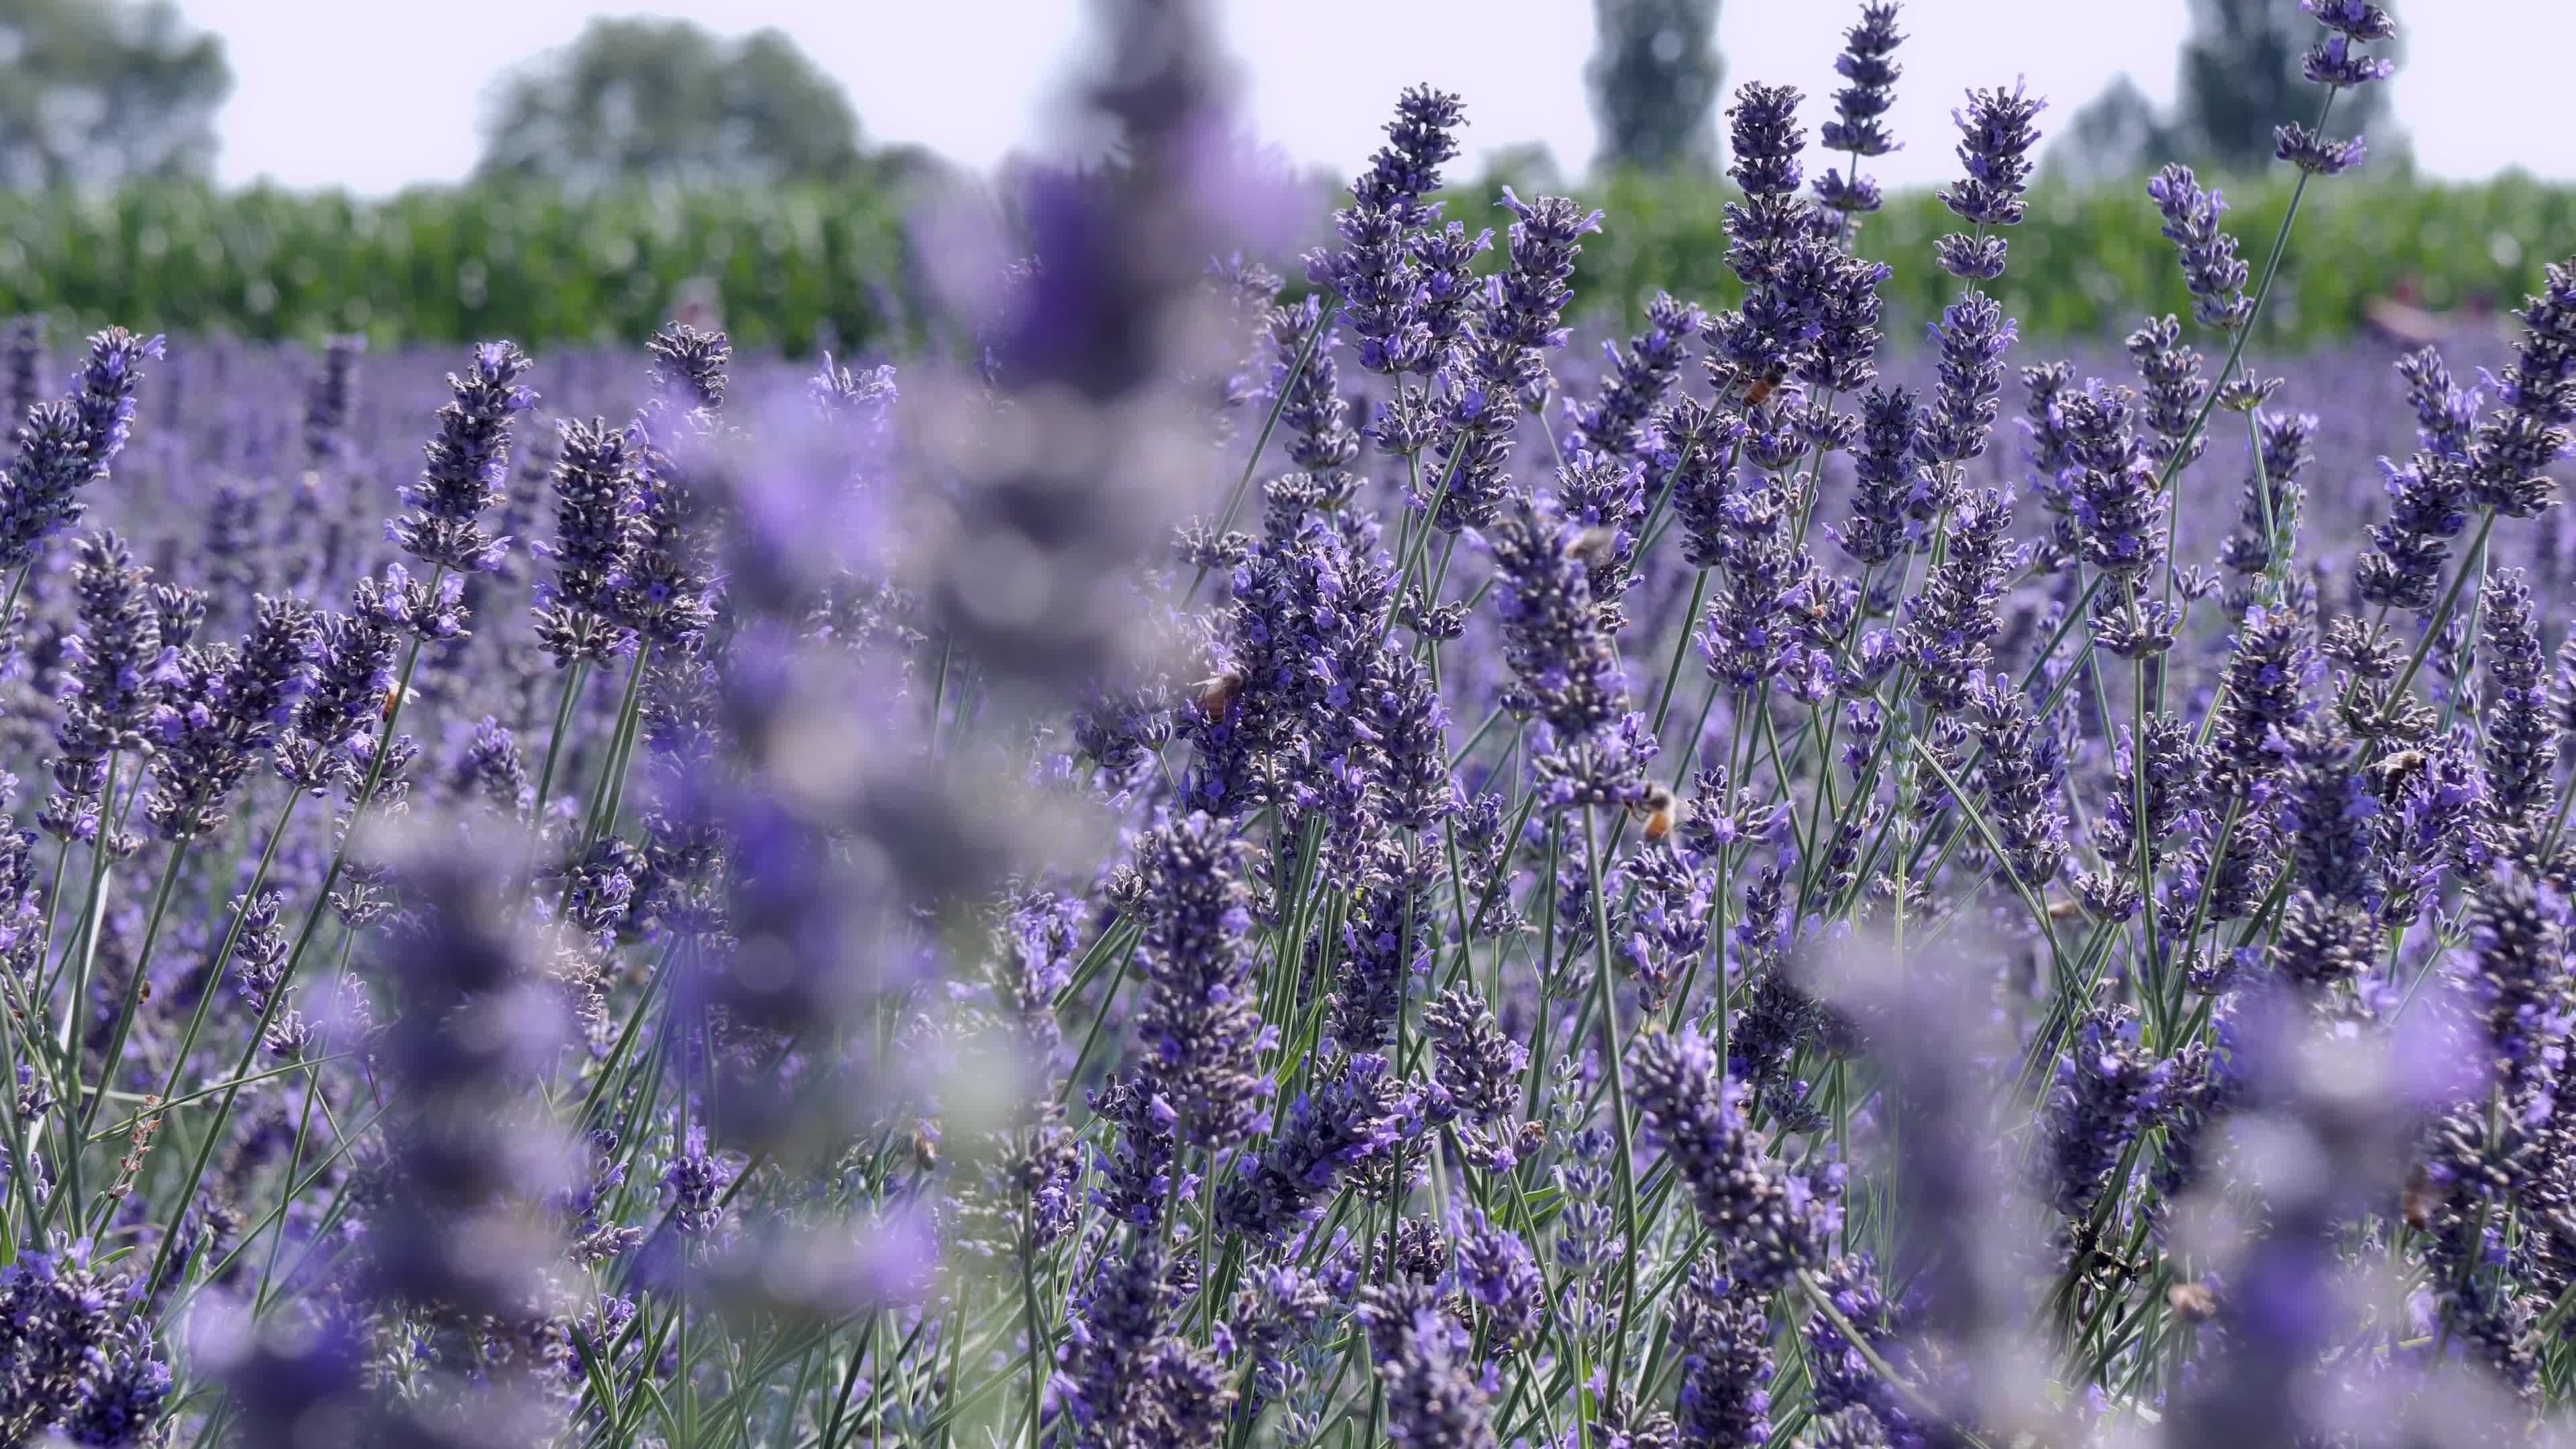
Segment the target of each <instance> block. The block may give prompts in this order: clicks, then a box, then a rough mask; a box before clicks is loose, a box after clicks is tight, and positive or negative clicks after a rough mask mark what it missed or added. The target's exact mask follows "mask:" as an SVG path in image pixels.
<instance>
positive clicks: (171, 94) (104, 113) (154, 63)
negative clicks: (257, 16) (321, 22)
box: [0, 0, 233, 188]
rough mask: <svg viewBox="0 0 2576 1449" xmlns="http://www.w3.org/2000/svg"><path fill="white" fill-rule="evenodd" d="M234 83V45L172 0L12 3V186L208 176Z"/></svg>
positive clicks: (6, 93) (1, 68) (2, 116)
mask: <svg viewBox="0 0 2576 1449" xmlns="http://www.w3.org/2000/svg"><path fill="white" fill-rule="evenodd" d="M232 88H233V72H232V67H231V66H230V65H229V64H227V63H226V62H225V60H224V43H223V42H222V41H221V40H218V39H216V38H215V37H214V36H211V35H200V34H195V33H193V32H191V31H190V30H189V29H188V28H187V27H186V25H184V24H183V23H182V22H181V21H180V19H179V12H178V10H177V8H176V7H174V6H172V5H171V4H170V3H169V0H150V3H146V4H135V3H129V0H0V182H5V183H6V184H7V185H9V186H12V187H17V188H28V187H38V186H73V185H87V186H110V185H114V184H116V183H117V182H120V181H124V180H127V179H129V178H132V177H141V176H154V177H201V176H204V175H205V174H206V173H207V172H208V171H209V170H211V169H212V167H213V165H214V159H215V128H214V117H215V108H216V107H217V106H220V105H222V104H223V101H224V97H226V96H228V95H230V94H231V93H232Z"/></svg>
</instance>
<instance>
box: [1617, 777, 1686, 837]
mask: <svg viewBox="0 0 2576 1449" xmlns="http://www.w3.org/2000/svg"><path fill="white" fill-rule="evenodd" d="M1680 811H1681V802H1680V801H1678V800H1676V799H1674V798H1673V792H1672V791H1670V790H1667V789H1665V788H1664V787H1663V786H1661V785H1655V784H1649V785H1647V786H1646V798H1644V799H1643V800H1639V801H1636V802H1634V803H1632V804H1631V805H1629V807H1628V814H1629V815H1630V817H1631V818H1634V819H1638V820H1643V821H1645V822H1646V843H1647V844H1649V845H1658V844H1661V843H1662V842H1663V839H1664V837H1666V836H1668V835H1670V834H1672V833H1673V822H1674V820H1675V819H1676V818H1677V817H1678V816H1679V814H1680Z"/></svg>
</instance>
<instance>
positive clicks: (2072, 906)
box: [2048, 901, 2084, 922]
mask: <svg viewBox="0 0 2576 1449" xmlns="http://www.w3.org/2000/svg"><path fill="white" fill-rule="evenodd" d="M2083 914H2084V907H2082V906H2081V905H2078V904H2077V903H2075V902H2074V901H2050V902H2049V903H2048V919H2049V920H2051V921H2053V922H2054V921H2071V920H2074V919H2075V918H2076V917H2078V916H2081V915H2083Z"/></svg>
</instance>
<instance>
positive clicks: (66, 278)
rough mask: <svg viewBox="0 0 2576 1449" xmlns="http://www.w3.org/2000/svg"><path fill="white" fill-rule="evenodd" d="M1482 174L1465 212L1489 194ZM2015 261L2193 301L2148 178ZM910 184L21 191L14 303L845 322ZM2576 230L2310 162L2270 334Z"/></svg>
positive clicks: (1664, 229) (2020, 311) (2148, 304)
mask: <svg viewBox="0 0 2576 1449" xmlns="http://www.w3.org/2000/svg"><path fill="white" fill-rule="evenodd" d="M1492 190H1493V188H1492V187H1490V186H1488V185H1486V184H1483V183H1478V184H1476V185H1474V186H1472V187H1468V188H1461V194H1460V195H1458V196H1457V197H1456V199H1455V200H1454V201H1453V205H1452V210H1451V215H1453V216H1457V217H1460V218H1461V219H1469V220H1471V221H1472V222H1473V224H1475V225H1485V224H1488V222H1487V221H1485V220H1479V219H1477V218H1479V217H1482V216H1491V218H1492V223H1493V224H1499V223H1500V222H1502V221H1507V220H1508V217H1504V216H1501V215H1500V214H1498V213H1487V212H1486V211H1485V209H1484V207H1483V206H1482V205H1481V204H1478V203H1479V202H1480V201H1481V199H1482V198H1481V197H1475V198H1474V199H1473V200H1471V196H1474V194H1475V193H1483V194H1485V195H1490V194H1492ZM1589 190H1590V192H1591V199H1592V201H1593V202H1594V203H1595V204H1597V205H1600V206H1602V207H1604V208H1606V209H1607V210H1608V212H1609V219H1608V227H1607V230H1606V232H1605V234H1604V235H1602V236H1599V237H1595V238H1592V239H1591V240H1590V241H1589V242H1588V243H1587V245H1586V247H1585V251H1584V256H1583V261H1582V264H1581V273H1580V276H1579V278H1578V281H1579V284H1580V293H1581V295H1582V296H1583V297H1584V299H1585V300H1586V302H1587V303H1588V304H1590V305H1591V306H1592V307H1594V308H1596V309H1602V308H1613V307H1615V308H1617V309H1619V310H1622V311H1624V312H1625V313H1626V314H1627V315H1628V317H1629V318H1630V320H1632V321H1633V320H1634V319H1635V318H1636V317H1637V316H1638V315H1640V313H1641V309H1642V307H1643V305H1644V302H1645V301H1646V299H1647V298H1649V297H1651V296H1652V295H1653V294H1654V292H1655V291H1656V290H1657V289H1658V288H1664V289H1669V290H1671V291H1673V292H1674V293H1675V294H1677V295H1681V296H1685V297H1689V298H1692V299H1695V300H1698V301H1701V302H1703V303H1708V304H1712V305H1725V304H1726V303H1727V302H1728V301H1729V300H1730V299H1731V298H1732V297H1733V296H1734V295H1735V288H1734V286H1733V283H1732V280H1731V279H1730V278H1729V277H1728V275H1727V273H1726V269H1725V263H1724V257H1725V252H1726V241H1725V235H1724V232H1723V207H1724V204H1725V200H1726V194H1725V192H1724V191H1723V190H1721V189H1718V188H1714V187H1709V186H1703V185H1697V184H1687V183H1676V182H1674V181H1672V180H1670V179H1659V178H1651V177H1644V176H1624V177H1616V178H1612V179H1610V180H1608V181H1606V182H1604V183H1602V184H1600V185H1597V186H1595V187H1592V188H1589ZM2230 196H2231V199H2232V200H2233V201H2234V202H2235V203H2236V209H2235V210H2234V211H2232V212H2231V213H2230V225H2231V229H2232V230H2234V231H2235V233H2236V234H2237V235H2238V236H2239V237H2240V238H2241V239H2242V241H2243V247H2244V250H2245V252H2246V254H2247V255H2248V257H2249V258H2250V259H2251V260H2252V261H2253V263H2254V264H2255V265H2256V267H2257V268H2258V269H2259V267H2260V266H2261V263H2262V259H2263V257H2264V256H2265V255H2266V254H2267V253H2268V251H2269V250H2270V247H2271V240H2272V236H2273V233H2274V230H2275V229H2276V228H2277V227H2278V225H2279V223H2280V218H2281V213H2282V209H2283V208H2284V206H2285V205H2286V204H2287V202H2288V199H2289V188H2288V185H2287V184H2286V182H2283V181H2278V180H2266V181H2261V182H2254V183H2249V184H2246V185H2244V186H2241V187H2232V188H2230ZM1950 229H1951V219H1950V217H1949V215H1948V213H1947V212H1945V211H1944V210H1943V209H1942V208H1941V206H1940V204H1939V203H1938V201H1936V200H1935V199H1934V198H1933V197H1932V196H1930V195H1929V194H1925V193H1908V194H1903V195H1898V196H1895V197H1891V198H1890V199H1889V202H1888V204H1887V207H1886V209H1885V210H1884V211H1883V212H1881V213H1880V214H1879V215H1878V216H1877V217H1875V218H1873V219H1872V220H1871V222H1870V223H1869V225H1868V227H1867V228H1866V230H1865V232H1864V233H1863V236H1862V240H1861V247H1862V250H1864V251H1865V252H1867V253H1869V254H1871V255H1873V256H1878V257H1883V258H1885V259H1888V260H1890V261H1892V262H1894V263H1895V264H1896V268H1897V270H1896V276H1895V278H1894V280H1892V281H1891V282H1890V283H1889V285H1888V296H1889V299H1890V301H1891V303H1892V305H1893V309H1894V314H1895V315H1894V317H1893V318H1892V319H1891V330H1894V328H1897V327H1916V326H1919V325H1920V324H1921V322H1922V321H1923V320H1924V319H1925V318H1927V317H1930V316H1932V315H1934V314H1936V313H1937V312H1938V310H1939V308H1940V306H1941V304H1942V303H1943V302H1944V301H1946V300H1947V299H1948V298H1949V296H1950V295H1951V294H1952V291H1953V285H1952V284H1951V283H1950V281H1949V279H1947V278H1946V277H1944V276H1942V274H1941V273H1940V272H1939V271H1938V270H1937V269H1936V268H1934V267H1933V265H1932V263H1931V249H1932V241H1933V239H1934V238H1935V237H1937V236H1939V235H1940V234H1941V233H1942V232H1944V231H1948V230H1950ZM2010 236H2011V242H2012V260H2011V269H2010V271H2009V272H2008V273H2007V275H2006V277H2005V279H2004V281H2003V282H2002V284H2001V286H2000V291H2001V293H2002V295H2003V297H2004V300H2005V302H2006V303H2007V304H2008V306H2009V307H2010V308H2011V310H2012V312H2013V314H2014V315H2015V316H2017V317H2019V318H2020V319H2021V323H2022V326H2023V328H2024V330H2025V331H2026V332H2028V333H2030V334H2033V335H2045V336H2055V337H2063V336H2069V335H2074V336H2087V335H2094V336H2108V335H2116V334H2117V333H2119V332H2120V331H2123V330H2125V329H2126V328H2127V327H2129V326H2130V325H2133V323H2134V321H2135V319H2136V317H2137V316H2138V314H2139V313H2140V312H2142V311H2144V310H2146V309H2148V308H2154V309H2156V310H2159V311H2163V310H2173V309H2178V308H2180V307H2182V306H2183V305H2184V303H2185V300H2186V299H2185V298H2184V296H2183V292H2182V286H2181V281H2180V278H2179V276H2178V274H2177V273H2176V271H2175V268H2174V263H2173V255H2172V250H2171V248H2170V247H2168V246H2167V245H2166V243H2165V242H2164V241H2163V239H2162V238H2161V237H2159V236H2158V235H2157V232H2156V215H2155V211H2154V208H2153V207H2152V206H2151V205H2150V204H2149V203H2148V201H2147V199H2146V197H2145V194H2144V190H2143V187H2142V186H2141V185H2136V184H2130V185H2122V186H2117V187H2102V188H2094V189H2086V190H2076V189H2069V188H2062V187H2042V188H2041V189H2040V190H2039V191H2037V192H2036V193H2035V194H2034V195H2033V197H2032V206H2031V215H2030V219H2029V220H2028V221H2027V222H2025V223H2024V224H2023V225H2021V226H2020V227H2018V228H2016V229H2014V230H2013V231H2012V232H2011V233H2010ZM909 247H910V243H909V239H908V234H907V231H906V227H905V225H904V218H903V205H902V203H901V202H900V201H899V200H897V199H896V198H895V197H894V196H893V195H891V194H889V193H886V192H866V191H826V190H816V189H784V190H772V191H748V190H745V191H689V192H676V191H670V190H659V189H640V188H639V189H636V190H632V191H624V192H615V193H610V194H606V195H601V196H596V197H590V198H586V199H573V198H567V197H564V196H561V195H558V194H554V193H550V192H543V191H536V190H525V189H508V188H472V189H462V190H432V189H424V190H417V191H413V192H407V193H405V194H403V195H400V196H397V197H394V198H391V199H388V200H383V201H355V200H352V199H350V198H348V197H345V196H339V195H329V194H324V195H298V194H292V193H286V192H281V191H276V190H270V189H252V190H248V191H241V192H234V193H221V192H214V191H209V190H205V189H201V188H194V187H186V186H167V185H164V186H151V187H135V188H131V189H128V190H124V191H121V192H117V193H114V194H110V195H104V196H71V195H62V194H48V193H23V192H22V193H0V312H30V311H32V312H42V313H46V314H48V315H50V316H52V317H53V318H55V319H56V320H57V322H58V323H60V324H62V325H64V326H81V327H86V326H92V325H96V324H99V323H102V322H105V321H121V322H128V323H130V324H132V325H137V326H150V327H153V328H155V329H159V330H165V331H172V332H180V333H207V332H229V333H234V334H238V335H243V336H249V337H258V338H280V337H293V338H311V337H316V336H319V335H322V334H325V333H330V332H365V333H369V334H371V335H373V336H375V337H376V338H378V339H379V340H381V341H392V340H396V339H415V340H422V341H458V340H463V339H468V338H474V337H483V336H494V335H508V336H512V337H517V338H521V339H524V340H526V341H528V342H530V343H565V342H604V341H611V340H617V339H624V340H630V341H631V340H635V339H640V338H642V337H644V336H646V335H648V334H649V333H650V332H651V330H652V328H653V327H654V326H655V325H656V324H657V323H658V322H659V321H661V320H662V319H663V317H664V316H665V315H666V314H667V313H668V312H669V310H670V309H671V307H672V305H673V301H674V299H675V297H676V296H677V295H679V293H680V290H681V289H682V287H683V286H684V285H685V284H687V283H688V282H689V281H690V280H691V279H694V278H703V279H706V280H708V281H711V282H712V283H713V284H714V285H715V287H716V289H717V291H718V293H719V295H720V297H721V300H722V306H723V309H724V314H725V318H726V321H727V324H728V326H729V327H730V328H731V329H732V330H733V332H734V334H735V336H736V338H737V340H738V341H740V342H741V343H742V344H743V345H745V346H747V347H756V348H767V347H777V348H784V349H786V350H789V351H803V350H805V349H806V348H808V347H810V346H811V345H813V343H814V341H815V339H816V338H817V337H818V336H829V337H837V338H839V339H842V340H843V341H844V342H845V343H848V344H850V345H861V344H865V343H869V342H873V341H879V340H882V339H884V338H885V337H886V336H887V333H888V330H889V329H890V328H899V329H906V330H910V329H912V328H914V327H916V326H917V325H918V323H917V317H918V314H919V309H918V308H917V307H916V306H915V305H914V303H913V302H912V300H911V299H912V298H913V296H914V294H915V290H916V289H915V287H914V285H913V284H912V281H911V279H912V278H913V277H915V276H916V275H917V273H916V270H915V269H914V268H913V267H912V266H911V265H910V259H909ZM2571 253H2576V189H2571V188H2564V187H2555V186H2549V185H2545V184H2542V183H2539V182H2535V181H2532V180H2530V179H2529V178H2524V177H2504V178H2499V179H2496V180H2493V181H2487V182H2479V183H2427V182H2417V181H2410V180H2403V179H2390V180H2370V179H2360V178H2346V179H2340V180H2335V181H2330V182H2322V183H2319V184H2317V185H2313V186H2311V187H2310V188H2309V189H2308V193H2307V198H2306V200H2305V202H2304V203H2303V204H2302V208H2301V215H2300V218H2299V224H2298V230H2297V234H2296V236H2295V238H2294V241H2293V243H2292V246H2291V248H2290V252H2289V259H2288V262H2287V264H2286V265H2285V267H2284V270H2283V275H2282V281H2281V283H2280V285H2279V287H2278V288H2277V289H2276V291H2275V294H2274V297H2273V300H2272V303H2271V305H2270V308H2269V311H2268V326H2267V331H2268V332H2269V334H2270V339H2269V340H2271V341H2273V342H2275V343H2301V344H2303V343H2309V342H2315V341H2320V340H2326V339H2331V338H2333V337H2336V336H2340V335H2342V334H2344V333H2346V332H2348V331H2350V330H2352V329H2353V328H2354V327H2356V326H2358V325H2360V322H2361V318H2362V304H2363V302H2364V301H2365V300H2366V299H2368V298H2370V297H2372V296H2374V295H2379V294H2385V293H2389V292H2391V291H2393V290H2395V289H2397V288H2398V287H2399V286H2400V285H2401V284H2402V283H2405V282H2408V281H2411V282H2412V283H2413V284H2414V286H2415V287H2417V288H2418V289H2419V290H2420V293H2421V295H2422V297H2423V300H2424V301H2425V303H2426V305H2428V306H2432V307H2436V308H2440V307H2448V306H2452V305H2457V304H2461V303H2464V302H2474V301H2477V300H2479V299H2484V300H2487V301H2492V302H2494V303H2496V304H2498V305H2501V306H2507V307H2510V306H2512V305H2515V303H2516V302H2517V301H2518V300H2519V299H2520V298H2521V296H2522V295H2523V294H2524V293H2526V292H2528V291H2530V290H2532V289H2533V287H2535V286H2536V285H2537V283H2538V280H2539V277H2540V270H2541V267H2542V265H2543V264H2544V263H2546V262H2548V261H2551V260H2556V259H2559V258H2563V257H2566V256H2568V255H2570V254H2571Z"/></svg>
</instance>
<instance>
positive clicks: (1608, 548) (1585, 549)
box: [1565, 528, 1619, 568]
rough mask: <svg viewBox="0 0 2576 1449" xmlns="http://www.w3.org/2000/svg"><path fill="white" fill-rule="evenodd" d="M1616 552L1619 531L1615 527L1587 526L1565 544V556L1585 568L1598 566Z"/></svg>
mask: <svg viewBox="0 0 2576 1449" xmlns="http://www.w3.org/2000/svg"><path fill="white" fill-rule="evenodd" d="M1618 554H1619V531H1618V530H1617V529H1615V528H1587V529H1585V530H1583V531H1582V532H1581V533H1578V534H1576V535H1575V536H1574V537H1572V538H1571V539H1568V540H1567V541H1566V544H1565V556H1566V557H1567V558H1570V559H1572V560H1574V561H1575V562H1576V563H1579V564H1581V565H1583V566H1584V567H1585V568H1599V567H1600V566H1601V565H1603V564H1606V563H1608V562H1610V561H1611V560H1613V559H1615V558H1617V557H1618Z"/></svg>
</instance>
